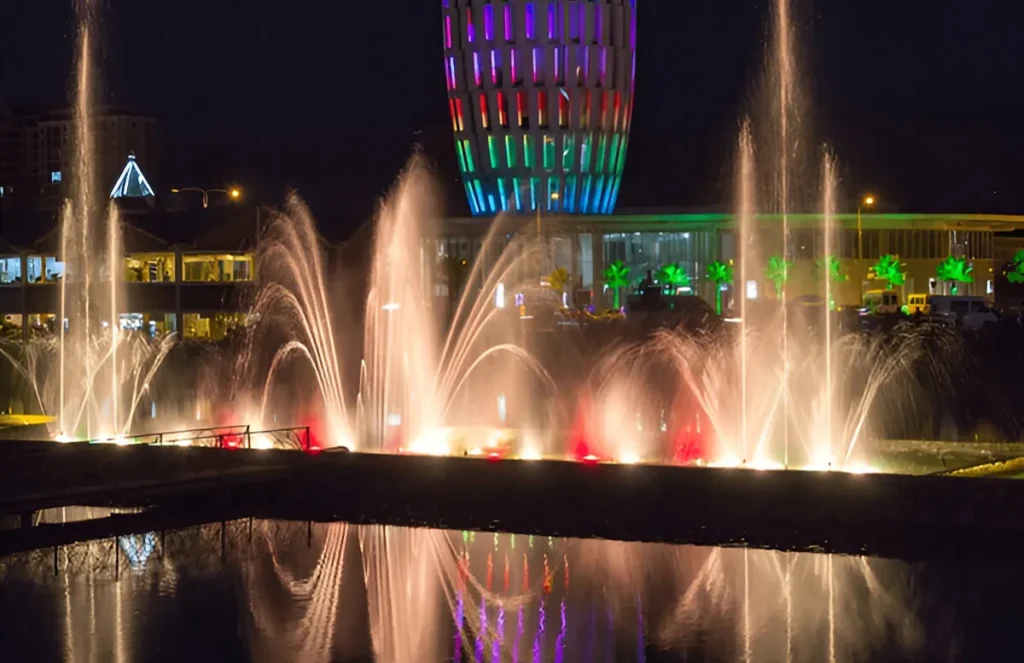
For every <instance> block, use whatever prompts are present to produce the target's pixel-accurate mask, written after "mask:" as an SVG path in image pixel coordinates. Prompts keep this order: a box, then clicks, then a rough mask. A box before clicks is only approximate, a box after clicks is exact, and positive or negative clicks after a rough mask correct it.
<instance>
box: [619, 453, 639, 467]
mask: <svg viewBox="0 0 1024 663" xmlns="http://www.w3.org/2000/svg"><path fill="white" fill-rule="evenodd" d="M619 462H620V463H622V464H623V465H636V464H637V463H639V462H640V456H638V455H637V454H636V453H635V452H633V451H625V452H623V453H622V454H621V455H619Z"/></svg>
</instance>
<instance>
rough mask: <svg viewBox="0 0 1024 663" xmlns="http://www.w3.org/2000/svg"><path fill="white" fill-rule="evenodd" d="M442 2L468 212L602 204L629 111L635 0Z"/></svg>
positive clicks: (616, 180)
mask: <svg viewBox="0 0 1024 663" xmlns="http://www.w3.org/2000/svg"><path fill="white" fill-rule="evenodd" d="M442 3H443V21H444V24H443V39H444V58H445V61H444V68H445V80H446V82H447V87H448V108H449V112H450V113H451V120H452V131H453V133H454V135H455V152H456V156H457V157H458V161H459V168H460V169H461V171H462V178H463V183H464V185H465V187H466V196H467V198H468V199H469V205H470V209H471V210H472V211H473V214H476V215H490V214H495V213H497V212H501V211H518V212H531V211H536V210H538V209H539V210H542V211H550V212H560V213H569V214H610V213H611V212H612V210H613V209H614V207H615V201H616V198H617V197H618V193H619V185H620V183H621V179H622V169H623V165H624V164H625V159H626V149H627V145H628V141H629V125H630V120H631V119H632V115H633V79H634V73H635V68H636V58H635V54H636V0H442Z"/></svg>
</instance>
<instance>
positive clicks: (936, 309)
mask: <svg viewBox="0 0 1024 663" xmlns="http://www.w3.org/2000/svg"><path fill="white" fill-rule="evenodd" d="M928 304H929V305H930V306H931V312H932V315H934V316H938V317H941V318H945V319H946V320H948V321H949V322H950V323H951V324H955V325H958V326H961V327H963V328H964V329H970V330H978V329H981V328H982V327H984V326H985V325H987V324H989V323H992V322H996V321H997V320H998V318H996V314H995V312H994V311H993V310H992V307H991V306H989V305H988V302H986V301H985V298H984V297H977V296H962V297H961V296H953V295H932V296H931V297H929V298H928Z"/></svg>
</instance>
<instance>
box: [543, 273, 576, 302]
mask: <svg viewBox="0 0 1024 663" xmlns="http://www.w3.org/2000/svg"><path fill="white" fill-rule="evenodd" d="M548 283H549V284H551V289H552V290H554V291H555V292H557V293H558V294H559V298H558V299H559V301H561V300H562V297H561V295H563V294H564V293H565V289H566V288H568V287H569V284H570V283H572V277H571V276H569V272H568V271H566V269H565V267H555V269H554V271H553V272H551V273H550V274H548Z"/></svg>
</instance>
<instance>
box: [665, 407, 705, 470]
mask: <svg viewBox="0 0 1024 663" xmlns="http://www.w3.org/2000/svg"><path fill="white" fill-rule="evenodd" d="M672 409H673V413H674V415H675V416H674V421H673V431H674V432H673V435H672V457H673V460H674V461H675V462H676V463H679V464H681V465H692V464H694V463H697V462H698V461H700V460H702V459H703V458H704V457H705V456H706V455H707V452H708V442H709V440H708V435H707V432H708V431H707V429H706V421H707V417H706V416H705V415H704V412H703V410H702V409H701V408H700V406H699V405H698V404H697V403H696V402H694V400H693V399H689V398H685V397H681V398H677V399H676V403H675V406H674V407H673V408H672ZM702 424H704V425H703V426H702Z"/></svg>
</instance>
